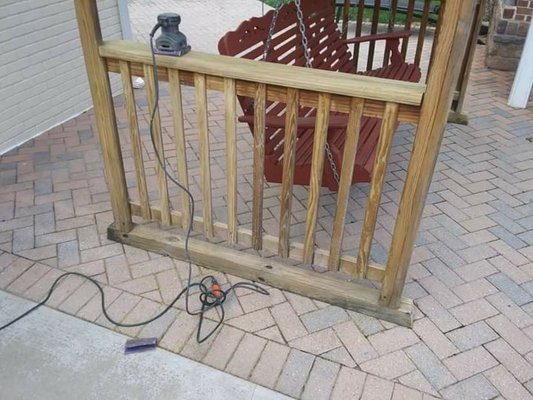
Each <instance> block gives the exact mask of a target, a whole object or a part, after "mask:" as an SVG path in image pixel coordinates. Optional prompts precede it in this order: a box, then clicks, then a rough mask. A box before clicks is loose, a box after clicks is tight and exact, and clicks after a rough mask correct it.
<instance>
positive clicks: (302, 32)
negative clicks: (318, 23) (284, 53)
mask: <svg viewBox="0 0 533 400" xmlns="http://www.w3.org/2000/svg"><path fill="white" fill-rule="evenodd" d="M282 4H283V0H278V3H277V5H276V8H275V10H274V15H272V21H271V22H270V29H269V31H268V36H267V40H266V42H265V48H264V49H263V61H264V60H266V58H267V55H268V51H269V49H270V46H271V44H272V37H273V36H274V29H275V28H276V21H277V19H278V14H279V9H280V8H281V6H282ZM294 4H295V5H296V17H297V18H298V28H299V30H300V36H301V38H302V47H303V50H304V57H305V66H306V67H307V68H312V67H313V64H312V62H311V54H310V52H309V41H308V40H307V35H306V33H305V22H304V14H303V11H302V3H301V0H294ZM325 150H326V156H327V158H328V163H329V166H330V168H331V172H332V173H333V179H335V182H336V183H337V185H340V176H339V172H338V170H337V165H336V164H335V159H334V158H333V153H332V152H331V148H330V146H329V143H328V142H327V141H326V146H325Z"/></svg>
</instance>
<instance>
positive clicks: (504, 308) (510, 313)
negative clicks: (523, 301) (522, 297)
mask: <svg viewBox="0 0 533 400" xmlns="http://www.w3.org/2000/svg"><path fill="white" fill-rule="evenodd" d="M487 300H488V301H489V303H490V304H492V305H493V306H494V307H495V308H497V309H498V311H500V312H501V313H502V314H503V315H505V316H506V317H507V319H509V320H510V321H511V322H512V323H513V324H514V325H516V326H517V327H518V328H525V327H527V326H530V325H533V318H532V317H531V316H530V315H529V314H527V313H526V312H525V311H524V310H523V309H522V308H521V307H519V306H517V305H516V303H514V302H513V301H511V299H509V298H508V297H507V296H506V295H505V294H504V293H501V292H498V293H495V294H493V295H491V296H488V297H487Z"/></svg>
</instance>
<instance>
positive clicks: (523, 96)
mask: <svg viewBox="0 0 533 400" xmlns="http://www.w3.org/2000/svg"><path fill="white" fill-rule="evenodd" d="M531 25H533V23H532V24H531ZM531 25H530V26H529V31H528V33H527V37H526V42H525V43H524V50H523V51H522V56H521V57H520V63H519V64H518V69H517V71H516V76H515V79H514V83H513V88H512V89H511V94H510V95H509V100H508V102H507V104H508V105H509V106H511V107H516V108H526V107H527V102H528V100H529V95H530V94H531V88H532V87H533V29H532V28H531Z"/></svg>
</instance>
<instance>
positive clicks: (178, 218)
mask: <svg viewBox="0 0 533 400" xmlns="http://www.w3.org/2000/svg"><path fill="white" fill-rule="evenodd" d="M130 206H131V212H132V215H135V216H140V213H141V208H140V205H139V203H136V202H130ZM151 212H152V218H153V219H155V220H156V221H160V220H161V209H160V208H159V207H156V206H152V207H151ZM170 216H171V220H172V225H177V226H179V225H181V224H182V221H183V216H182V214H181V212H180V211H177V210H173V211H171V213H170ZM193 228H194V232H198V233H201V232H203V230H204V222H203V218H202V217H201V216H199V215H198V216H195V217H194V221H193ZM213 229H214V232H215V235H216V236H217V237H221V238H224V237H227V236H228V225H227V224H226V223H224V222H220V221H216V222H215V223H214V224H213ZM237 242H238V243H239V244H242V245H244V246H249V247H251V246H252V230H251V229H248V228H243V227H239V228H238V231H237ZM278 246H279V237H277V236H273V235H263V249H264V250H268V251H270V252H272V253H275V252H276V251H277V250H278ZM303 249H304V246H303V243H300V242H294V241H291V242H290V243H289V254H290V258H291V259H292V260H295V261H303V254H304V252H303ZM329 254H330V253H329V250H327V249H320V248H319V249H315V261H314V264H315V265H318V266H320V267H324V268H327V267H328V264H329ZM356 261H357V260H356V258H355V257H352V256H349V255H343V256H341V259H340V262H339V269H340V271H341V272H345V273H351V271H354V270H355V265H356ZM384 276H385V267H384V266H383V265H379V264H372V263H370V264H369V265H368V272H367V274H366V278H367V279H369V280H372V281H375V282H381V281H382V280H383V277H384Z"/></svg>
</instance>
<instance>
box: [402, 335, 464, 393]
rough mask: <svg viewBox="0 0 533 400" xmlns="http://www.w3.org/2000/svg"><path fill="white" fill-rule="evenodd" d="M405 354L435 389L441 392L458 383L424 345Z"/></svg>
mask: <svg viewBox="0 0 533 400" xmlns="http://www.w3.org/2000/svg"><path fill="white" fill-rule="evenodd" d="M405 352H406V353H407V355H408V356H409V358H410V359H411V361H413V362H414V363H415V365H416V366H417V367H418V370H419V371H420V372H422V374H423V375H424V376H425V377H426V378H427V380H428V381H429V382H430V383H431V385H432V386H433V387H434V388H435V389H437V390H440V389H442V388H444V387H446V386H449V385H451V384H453V383H455V382H456V381H457V379H456V378H455V377H454V376H453V375H452V374H451V373H450V371H449V370H448V369H447V368H446V367H445V366H444V364H442V363H441V362H440V360H439V359H438V357H437V356H436V355H435V354H434V353H433V352H432V351H431V350H429V348H428V347H427V346H426V345H425V344H424V343H418V344H415V345H414V346H411V347H409V348H408V349H406V350H405ZM402 383H404V382H402ZM404 384H405V383H404Z"/></svg>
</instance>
